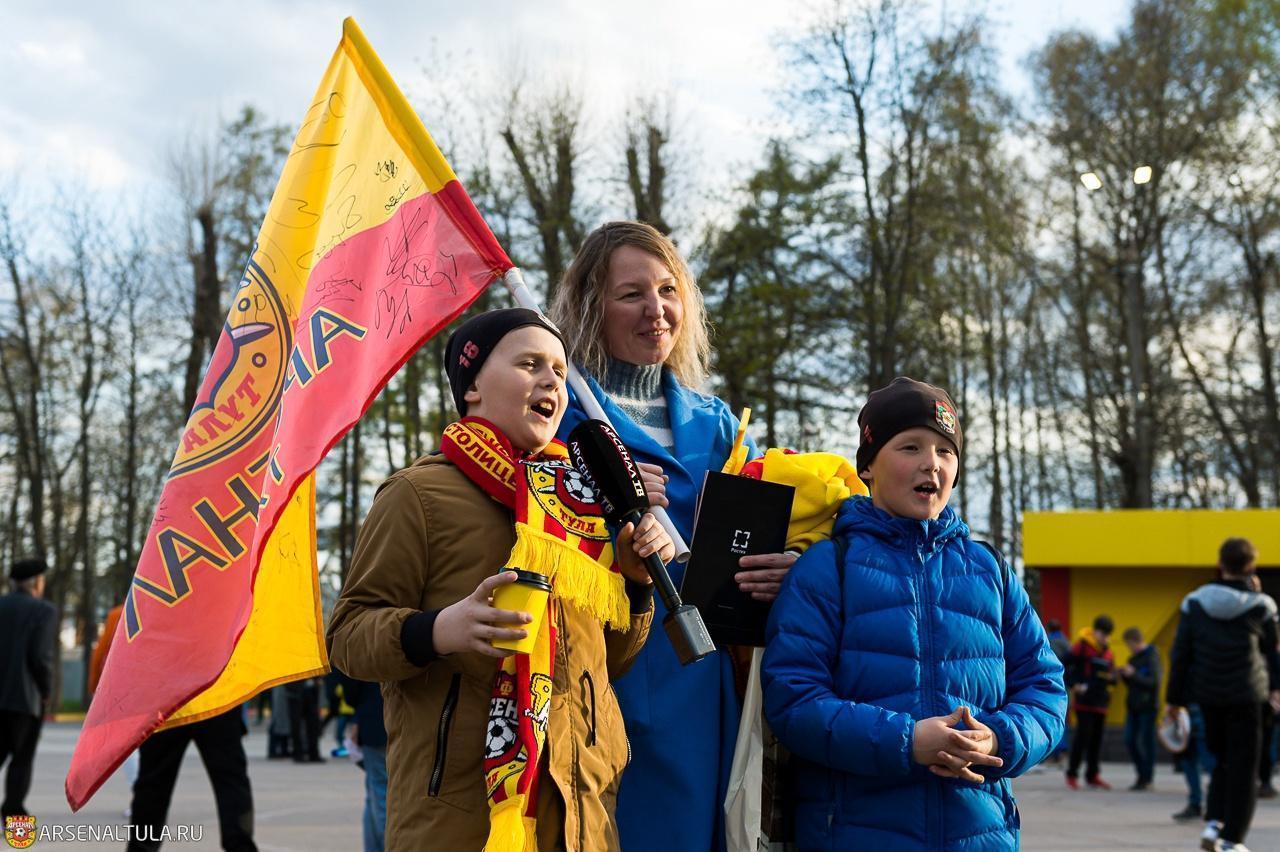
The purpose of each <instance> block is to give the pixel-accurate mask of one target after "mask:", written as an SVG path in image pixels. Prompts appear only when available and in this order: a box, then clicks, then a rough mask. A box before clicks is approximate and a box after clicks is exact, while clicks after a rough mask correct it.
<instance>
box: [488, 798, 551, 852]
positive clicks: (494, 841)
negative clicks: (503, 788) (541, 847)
mask: <svg viewBox="0 0 1280 852" xmlns="http://www.w3.org/2000/svg"><path fill="white" fill-rule="evenodd" d="M525 799H526V797H525V796H523V795H520V796H513V797H511V798H510V799H507V800H506V801H505V802H503V803H502V804H500V805H498V806H497V807H496V808H494V809H493V810H492V811H490V812H489V839H488V840H487V841H486V842H485V844H484V852H538V831H537V821H536V820H535V819H533V817H527V816H525V815H524V809H525V806H526V805H527V804H528V802H526V801H525Z"/></svg>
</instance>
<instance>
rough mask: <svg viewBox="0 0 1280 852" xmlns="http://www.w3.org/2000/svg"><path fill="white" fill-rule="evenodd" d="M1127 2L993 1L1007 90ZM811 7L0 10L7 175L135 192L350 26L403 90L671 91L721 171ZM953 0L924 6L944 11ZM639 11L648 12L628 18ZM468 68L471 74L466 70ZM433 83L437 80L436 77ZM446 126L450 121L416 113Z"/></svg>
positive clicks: (760, 123)
mask: <svg viewBox="0 0 1280 852" xmlns="http://www.w3.org/2000/svg"><path fill="white" fill-rule="evenodd" d="M1125 5H1127V4H1123V3H1119V2H1108V1H1107V0H1038V2H1037V0H1026V2H1014V0H995V1H994V2H993V3H991V4H989V5H988V6H986V8H987V10H988V13H989V15H990V17H991V18H992V19H993V21H994V22H995V23H994V27H995V33H994V35H995V38H994V41H995V43H996V44H998V45H999V46H1000V49H1001V51H1002V63H1003V66H1004V72H1005V73H1004V77H1005V80H1006V81H1007V83H1008V85H1009V86H1010V88H1012V89H1013V90H1014V92H1015V93H1025V91H1026V88H1027V82H1026V78H1025V75H1024V74H1023V73H1022V71H1021V64H1020V63H1021V59H1022V57H1023V56H1025V54H1026V53H1027V51H1028V50H1030V49H1031V48H1032V47H1034V46H1036V45H1038V44H1040V43H1042V42H1043V41H1044V39H1045V37H1046V36H1047V35H1048V34H1049V33H1050V32H1052V31H1053V30H1055V29H1058V28H1061V27H1066V26H1079V27H1085V28H1089V29H1092V30H1095V31H1097V32H1099V33H1109V32H1110V31H1112V30H1114V28H1115V27H1116V26H1117V24H1118V23H1119V22H1120V20H1121V18H1122V17H1123V15H1124V7H1125ZM812 6H813V4H812V3H807V2H804V0H768V2H765V1H764V0H646V2H644V3H636V2H634V0H631V2H617V0H595V1H594V2H583V1H582V0H578V1H577V2H575V0H538V2H528V0H525V2H508V0H494V2H485V0H472V2H467V3H463V2H451V3H445V2H438V0H418V2H412V3H409V2H399V1H398V0H387V2H372V1H371V0H368V1H367V2H348V3H333V2H327V0H326V1H325V2H309V3H304V2H295V0H270V2H267V1H266V0H258V2H248V0H220V2H217V3H210V2H200V3H193V2H185V1H184V0H176V1H175V2H168V3H158V2H142V0H119V2H110V3H103V2H83V0H62V2H48V0H43V2H31V1H30V0H0V22H2V23H3V26H2V27H0V30H2V31H3V36H2V37H0V79H2V80H4V81H5V85H4V86H3V89H2V90H0V176H5V177H12V176H14V175H16V176H17V177H18V178H19V180H20V181H21V182H22V183H23V184H24V186H26V187H32V186H33V185H34V188H35V189H36V190H37V191H38V189H39V187H40V186H41V185H42V184H45V183H56V182H63V183H66V182H76V183H86V184H87V185H90V186H93V187H96V188H99V189H103V190H107V191H109V192H110V191H123V192H132V191H135V190H137V189H138V188H139V187H144V186H145V185H146V184H147V183H148V182H149V181H151V180H153V179H154V178H153V176H155V175H158V174H159V173H160V172H161V166H160V164H161V163H162V162H163V161H164V156H165V152H166V150H168V149H170V148H171V147H172V146H173V145H174V144H175V140H178V139H180V138H182V137H183V135H185V134H187V133H189V132H191V130H192V129H193V128H200V127H202V126H203V127H211V126H214V125H216V123H217V121H218V119H219V117H224V118H225V117H229V116H231V115H233V114H234V113H235V112H236V111H237V110H238V109H239V107H240V106H241V105H242V104H245V103H253V104H255V105H257V106H259V107H260V108H262V109H263V110H264V111H265V112H266V113H267V114H268V115H269V116H271V117H272V118H273V119H275V120H277V121H281V122H284V123H286V124H292V123H294V122H295V121H297V120H298V116H300V115H301V114H302V111H303V109H304V108H305V106H306V104H307V103H308V99H309V98H310V96H311V95H312V93H313V92H314V90H315V86H316V84H317V82H318V81H319V78H320V74H321V73H322V72H323V70H324V68H325V65H326V64H327V62H328V59H329V56H330V55H331V53H332V52H333V50H334V47H335V46H336V44H337V41H338V38H339V35H340V30H341V22H342V19H343V17H344V16H346V15H348V14H350V15H354V16H355V18H356V20H357V21H358V22H359V23H360V25H361V27H362V28H363V29H364V32H365V34H366V35H367V36H368V38H369V40H370V41H371V42H372V43H373V45H374V48H375V49H376V50H378V52H379V53H380V55H381V56H382V59H383V61H384V62H385V64H386V65H387V67H388V68H389V69H390V70H391V73H392V74H393V75H394V76H395V77H396V79H397V80H398V81H399V83H400V85H401V87H402V88H404V89H405V90H406V92H407V93H408V94H409V95H410V98H411V99H415V100H416V98H415V95H420V94H421V93H423V92H424V91H425V89H426V87H429V86H430V85H432V82H433V74H432V73H431V72H430V71H429V70H428V69H427V68H426V67H425V63H426V62H427V60H428V59H429V58H430V57H432V56H440V55H444V54H451V55H453V56H457V57H464V58H467V59H468V60H469V61H477V62H478V61H491V62H493V63H494V64H498V65H500V64H505V63H508V62H511V61H513V57H515V58H517V59H518V61H520V62H522V63H524V65H525V66H526V67H527V68H529V69H531V70H532V71H533V72H534V73H535V74H537V75H538V76H543V75H547V76H551V77H554V78H557V79H565V80H571V81H574V82H577V83H579V84H580V85H583V86H584V87H585V89H586V91H587V103H588V105H589V108H592V109H594V110H596V111H597V112H602V113H604V114H608V112H609V110H610V109H613V108H616V106H617V105H619V104H621V103H622V102H624V101H625V100H626V98H627V97H629V96H631V95H634V94H636V93H640V92H644V91H646V90H650V89H652V90H669V91H674V92H676V93H677V98H678V100H677V106H678V109H679V111H680V113H681V114H682V115H683V116H684V117H685V120H686V123H687V124H688V125H689V128H688V130H689V132H690V133H691V134H692V137H693V141H694V143H695V144H696V145H697V147H699V148H701V149H702V150H704V151H709V152H714V153H715V156H714V157H713V158H712V163H713V166H714V168H718V169H721V170H725V171H729V170H732V169H733V168H735V167H736V166H739V165H741V164H745V163H747V162H749V161H751V160H752V159H753V158H754V157H755V155H756V153H757V152H758V151H759V150H760V143H761V142H762V141H763V140H764V138H765V137H766V135H767V134H768V133H769V131H770V129H772V128H776V127H778V126H779V125H781V124H784V123H785V121H786V118H785V115H783V114H782V113H781V111H780V110H779V108H778V106H777V98H776V96H775V93H776V91H777V89H778V87H779V85H780V84H781V82H782V68H781V63H780V60H779V55H778V52H777V50H776V49H775V47H774V45H775V43H776V40H777V38H778V37H779V36H780V35H783V34H785V33H786V32H788V31H789V30H791V29H793V28H795V27H796V26H798V25H799V24H800V23H801V22H802V21H803V19H804V17H805V13H806V11H807V10H808V9H809V8H811V7H812ZM962 7H965V4H963V3H956V2H954V0H952V2H951V3H950V4H947V3H945V2H942V3H937V2H935V3H933V4H931V5H930V6H929V8H930V10H931V11H930V12H929V13H928V14H936V15H944V14H948V10H949V11H950V14H953V15H954V14H955V13H956V11H957V10H958V9H961V8H962ZM639 9H643V11H642V12H640V11H637V10H639ZM469 67H474V65H471V66H469ZM435 76H439V75H435ZM423 118H424V120H425V122H426V124H427V127H428V129H432V128H436V132H444V128H442V125H443V124H444V123H446V122H447V121H448V117H447V116H424V117H423Z"/></svg>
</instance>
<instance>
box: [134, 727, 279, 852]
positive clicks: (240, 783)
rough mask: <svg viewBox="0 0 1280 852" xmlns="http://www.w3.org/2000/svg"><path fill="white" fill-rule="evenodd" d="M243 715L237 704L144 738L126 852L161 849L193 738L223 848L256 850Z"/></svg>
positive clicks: (236, 851)
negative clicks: (210, 788) (210, 789)
mask: <svg viewBox="0 0 1280 852" xmlns="http://www.w3.org/2000/svg"><path fill="white" fill-rule="evenodd" d="M244 719H245V714H244V709H243V708H242V707H241V706H239V705H237V706H235V707H233V708H231V709H230V710H228V711H226V712H225V713H220V714H219V715H217V716H213V717H211V718H208V719H203V720H201V721H199V722H192V723H191V724H189V725H178V726H177V727H175V728H168V729H167V730H163V731H156V732H155V733H154V734H152V735H151V736H150V737H148V738H147V739H146V740H145V741H144V742H143V743H142V745H141V746H140V747H139V748H138V755H139V758H140V759H139V767H138V780H137V781H135V782H134V784H133V802H132V804H131V805H130V810H129V812H130V818H129V822H130V823H131V824H132V827H133V829H132V834H131V839H130V840H129V843H128V845H127V846H126V852H156V850H158V849H159V848H160V844H161V842H162V840H163V830H164V826H165V819H166V817H168V815H169V803H170V801H171V800H172V799H173V788H174V785H176V784H177V782H178V770H179V769H181V768H182V756H183V755H184V754H185V753H186V751H187V745H188V744H189V743H192V742H194V743H195V744H196V749H197V750H199V752H200V760H201V761H203V763H204V768H205V771H206V772H208V773H209V783H210V784H211V785H212V786H213V797H214V800H215V801H216V802H217V806H218V831H219V833H220V835H221V837H222V848H223V849H225V850H227V852H258V847H257V845H256V844H255V843H254V842H253V789H252V788H251V787H250V785H249V762H248V759H247V758H246V757H245V753H244V743H243V742H242V738H243V737H244V735H245V734H247V733H249V728H248V726H247V725H245V721H244Z"/></svg>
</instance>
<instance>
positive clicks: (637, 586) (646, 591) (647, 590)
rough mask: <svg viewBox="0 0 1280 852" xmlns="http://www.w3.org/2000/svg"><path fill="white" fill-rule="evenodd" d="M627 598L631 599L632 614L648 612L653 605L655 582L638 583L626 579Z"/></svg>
mask: <svg viewBox="0 0 1280 852" xmlns="http://www.w3.org/2000/svg"><path fill="white" fill-rule="evenodd" d="M626 589H627V599H628V600H629V601H631V614H632V615H639V614H640V613H643V612H648V611H649V608H650V607H651V606H653V583H637V582H635V581H634V580H627V581H626Z"/></svg>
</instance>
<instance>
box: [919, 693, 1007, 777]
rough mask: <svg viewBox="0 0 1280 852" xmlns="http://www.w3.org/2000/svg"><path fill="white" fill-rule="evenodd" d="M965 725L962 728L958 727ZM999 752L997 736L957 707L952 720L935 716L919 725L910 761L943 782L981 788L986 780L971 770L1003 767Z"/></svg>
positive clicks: (952, 714)
mask: <svg viewBox="0 0 1280 852" xmlns="http://www.w3.org/2000/svg"><path fill="white" fill-rule="evenodd" d="M959 725H964V727H963V728H960V727H957V726H959ZM999 748H1000V743H999V740H998V739H997V738H996V732H995V731H993V730H991V728H989V727H987V726H986V725H984V724H982V723H981V722H979V721H978V720H977V719H975V718H974V717H973V714H972V713H971V712H970V711H969V708H968V707H963V706H961V707H957V708H956V709H955V710H954V711H952V712H951V715H949V716H933V717H930V718H928V719H921V720H920V721H918V722H916V725H915V732H914V734H913V736H912V738H911V759H912V760H914V761H915V762H916V763H919V764H920V765H921V766H927V767H929V771H930V772H932V773H933V774H934V775H937V776H938V777H940V778H959V779H961V780H962V781H972V782H973V783H975V784H981V783H982V782H984V781H986V780H987V779H986V778H984V777H983V776H981V775H979V774H978V773H976V772H974V771H973V770H972V769H971V768H970V767H972V766H1004V761H1003V760H1001V759H1000V758H998V757H996V752H997V751H998V750H999Z"/></svg>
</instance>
